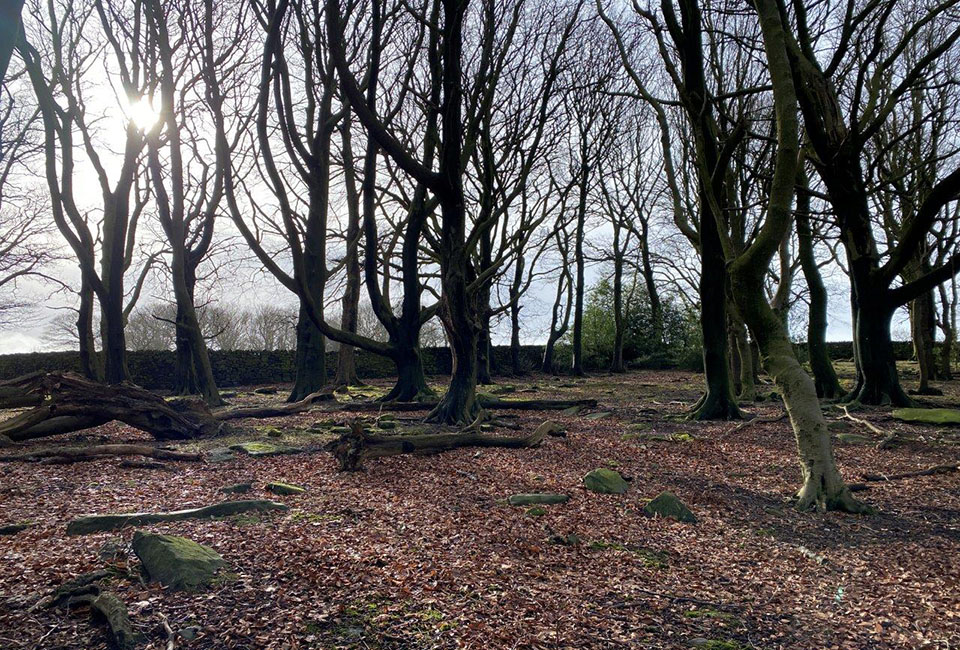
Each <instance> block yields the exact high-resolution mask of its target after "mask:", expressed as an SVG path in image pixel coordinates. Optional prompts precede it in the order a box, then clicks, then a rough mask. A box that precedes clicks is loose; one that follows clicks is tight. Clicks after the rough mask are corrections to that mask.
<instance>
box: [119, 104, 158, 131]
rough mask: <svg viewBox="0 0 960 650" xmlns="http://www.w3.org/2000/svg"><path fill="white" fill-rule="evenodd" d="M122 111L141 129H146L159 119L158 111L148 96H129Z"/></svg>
mask: <svg viewBox="0 0 960 650" xmlns="http://www.w3.org/2000/svg"><path fill="white" fill-rule="evenodd" d="M124 113H125V114H126V116H127V117H128V118H129V119H130V120H131V121H132V122H133V123H134V124H135V125H136V126H137V127H139V128H140V129H141V130H143V131H147V130H149V129H151V128H153V126H154V125H155V124H156V123H157V122H158V121H159V120H160V111H159V110H157V109H156V108H154V107H153V102H152V101H151V100H150V98H149V97H139V98H130V99H129V100H128V101H127V105H126V107H125V110H124Z"/></svg>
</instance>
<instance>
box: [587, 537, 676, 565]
mask: <svg viewBox="0 0 960 650" xmlns="http://www.w3.org/2000/svg"><path fill="white" fill-rule="evenodd" d="M587 548H588V549H590V550H591V551H622V552H625V553H631V554H633V555H635V556H637V557H638V558H640V560H641V561H642V564H643V566H645V567H647V568H648V569H666V568H667V554H666V553H662V552H661V551H655V550H653V549H649V548H644V547H643V546H633V545H624V544H619V543H617V542H607V541H604V540H594V541H592V542H590V544H589V545H588V546H587Z"/></svg>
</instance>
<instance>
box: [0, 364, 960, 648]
mask: <svg viewBox="0 0 960 650" xmlns="http://www.w3.org/2000/svg"><path fill="white" fill-rule="evenodd" d="M909 371H910V369H909V368H905V372H907V373H909ZM500 381H501V383H500V384H499V386H500V391H510V389H509V388H503V386H504V384H509V385H511V386H513V387H514V389H515V392H509V394H504V395H503V397H504V398H505V399H513V398H528V397H529V398H534V397H542V398H560V397H563V398H571V399H572V398H578V397H595V398H597V399H598V400H599V402H600V406H599V407H598V408H596V409H590V410H587V411H585V412H581V413H579V414H572V413H561V412H551V413H545V412H516V413H515V415H516V419H515V421H516V422H517V423H518V424H519V425H521V428H522V431H524V432H525V431H529V430H532V429H533V428H534V427H536V426H537V425H538V424H540V423H541V422H542V421H544V420H546V419H553V420H556V421H557V422H559V423H561V424H562V425H563V426H564V427H565V428H566V431H567V437H566V438H553V437H551V438H548V439H547V440H546V441H545V442H544V443H543V444H542V445H541V446H540V447H537V448H533V449H482V450H477V449H459V450H456V451H451V452H447V453H443V454H439V455H433V456H411V455H408V456H395V457H389V458H380V459H375V460H370V461H367V463H366V470H365V471H362V472H357V473H338V472H337V471H336V464H335V462H334V460H333V458H332V457H331V456H330V455H329V454H327V453H325V452H322V451H315V452H312V453H302V454H297V455H287V456H276V457H269V458H253V457H249V456H238V457H237V458H236V459H235V460H232V461H229V462H224V463H216V464H214V463H197V462H169V463H167V467H166V468H165V469H153V470H150V469H147V470H145V469H129V468H124V467H121V466H120V465H119V461H118V460H116V459H107V460H98V461H94V462H85V463H77V464H73V465H43V464H27V463H22V462H14V463H3V464H0V505H2V510H0V525H3V524H8V523H14V522H21V521H30V522H33V523H34V525H33V526H32V527H30V528H28V529H26V530H24V531H23V532H20V533H19V534H16V535H13V536H9V537H7V536H4V537H0V560H2V562H0V648H5V649H6V648H10V649H12V648H44V649H54V648H71V649H80V648H90V649H97V648H103V647H106V640H105V635H104V632H103V628H102V627H101V626H100V625H98V624H97V623H96V622H94V621H92V620H91V619H90V617H89V613H88V612H87V611H85V610H75V611H71V612H66V611H64V610H58V609H46V608H43V607H37V606H36V605H37V603H38V601H40V600H41V598H42V597H44V596H46V595H48V594H49V593H50V592H51V591H52V590H53V589H54V588H55V587H57V586H58V585H60V584H61V583H63V582H64V581H66V580H68V579H70V578H72V577H75V576H77V575H79V574H82V573H85V572H89V571H93V570H96V569H100V568H103V567H104V565H105V564H109V565H110V566H111V567H112V568H113V571H114V577H113V578H112V579H111V584H110V590H111V591H113V592H114V593H116V594H117V595H119V596H120V597H121V598H122V599H123V600H124V602H126V604H127V606H128V608H129V611H130V617H131V619H132V621H133V624H134V626H135V627H136V628H137V629H138V630H139V631H141V632H142V633H143V634H144V635H146V637H147V639H149V645H148V646H147V647H151V648H158V649H161V650H163V649H165V648H169V647H176V648H189V649H191V650H193V649H207V648H251V649H253V648H256V649H259V648H290V649H294V648H382V649H387V648H396V649H401V648H402V649H411V650H412V649H421V648H423V649H426V648H478V649H479V648H696V647H700V648H707V649H708V650H735V649H747V648H757V649H761V648H762V649H774V648H783V649H787V648H789V649H795V648H839V649H848V648H850V649H853V648H939V649H947V648H957V647H960V590H958V584H960V473H952V474H942V475H935V476H924V477H917V478H911V479H906V480H898V481H890V482H886V483H870V489H869V490H867V491H863V492H858V493H857V496H858V497H860V498H862V499H863V500H865V501H867V502H868V503H870V504H871V505H873V506H874V507H876V508H877V509H878V514H875V515H869V516H853V515H847V514H840V513H825V514H819V513H798V512H795V511H794V510H792V509H791V507H790V503H789V500H790V497H791V495H792V494H793V493H794V492H795V491H796V490H797V489H798V487H799V485H800V470H799V467H798V464H797V459H796V449H795V444H794V442H793V438H792V435H791V432H790V427H789V424H788V422H787V420H786V419H780V420H777V421H772V422H771V421H769V420H771V419H773V418H776V417H777V416H778V415H780V414H781V413H782V404H781V403H780V402H779V401H777V400H776V399H773V400H771V399H769V398H768V399H767V400H766V401H763V402H759V403H756V404H750V405H747V407H746V410H747V411H748V412H749V413H750V414H752V415H756V416H759V417H760V418H762V419H763V420H761V421H758V422H756V423H754V424H751V425H749V426H745V427H743V428H740V429H736V430H734V427H735V426H736V425H735V424H733V423H728V422H710V423H698V422H687V421H683V420H682V419H679V417H678V416H679V415H681V414H682V412H683V411H684V409H686V408H687V407H689V406H690V404H691V403H692V402H693V401H694V400H695V399H696V398H697V396H698V392H699V387H700V381H701V379H700V378H699V376H698V375H695V374H691V373H686V372H679V371H656V372H654V371H637V372H631V373H629V374H626V375H620V376H612V375H606V374H596V375H593V376H591V377H590V378H588V379H586V380H575V379H571V378H569V377H559V378H555V377H547V376H542V375H534V376H530V377H527V378H523V379H502V380H500ZM913 382H914V380H912V379H911V378H910V377H909V374H908V376H907V377H906V379H905V383H907V384H912V383H913ZM441 384H442V381H441V379H439V378H438V385H441ZM936 385H937V386H939V387H941V388H943V389H944V391H945V393H946V396H945V397H942V398H924V403H925V404H927V405H942V406H957V405H958V404H960V382H955V383H943V384H940V383H938V384H936ZM385 387H386V382H377V383H376V384H375V385H374V386H371V387H369V388H366V389H361V390H359V391H354V392H353V393H354V394H353V397H354V398H362V396H363V395H366V396H372V395H376V394H378V393H379V392H380V391H382V390H383V389H384V388H385ZM761 388H762V389H763V390H764V391H765V392H766V393H767V394H768V395H769V393H770V390H771V387H770V386H768V385H767V386H763V387H761ZM496 389H497V387H496V386H494V387H487V388H486V389H485V390H492V391H493V392H496ZM248 390H249V389H246V390H244V391H241V392H239V393H238V394H237V396H236V397H235V398H233V399H232V400H231V401H233V402H234V403H235V404H242V403H250V404H254V403H257V404H261V403H268V402H270V401H279V400H281V399H282V397H283V394H282V393H279V394H275V395H261V394H252V393H250V392H248ZM329 408H330V407H329V406H324V407H323V409H329ZM384 411H385V412H388V411H389V409H384ZM501 413H502V412H501ZM827 414H828V417H829V418H830V419H831V421H836V422H837V424H834V425H832V428H834V429H835V430H836V435H838V436H840V438H842V439H841V440H838V441H837V446H836V456H837V458H838V462H839V465H840V467H841V470H842V472H843V474H844V476H845V478H846V479H847V480H848V481H849V482H851V483H855V482H861V481H862V475H863V474H865V473H874V474H891V473H897V472H905V471H912V470H917V469H922V468H926V467H929V466H933V465H938V464H943V463H956V462H957V461H958V455H960V454H958V450H960V447H958V444H960V434H958V431H960V429H944V428H938V427H918V426H910V425H905V424H902V423H899V422H897V421H895V420H893V419H892V418H891V417H890V411H889V409H867V408H863V409H860V410H857V411H856V412H855V413H853V415H855V416H856V417H858V418H863V419H866V420H868V421H870V422H872V423H874V424H875V425H876V426H878V427H880V428H881V429H883V430H884V431H892V430H896V431H898V432H899V433H900V435H901V438H902V439H901V441H900V443H899V444H898V445H897V446H895V447H894V448H892V449H884V450H879V449H877V448H876V446H875V443H876V442H878V441H879V440H880V439H881V438H882V436H881V435H878V434H876V433H874V432H871V431H869V430H865V428H864V427H863V426H862V425H859V424H855V423H853V422H851V421H849V420H844V419H843V417H842V416H843V413H842V412H841V411H839V410H838V409H835V408H830V409H828V410H827ZM417 416H418V414H416V413H398V414H397V417H398V422H399V423H400V425H401V426H400V429H403V428H404V426H406V425H409V426H414V425H415V422H414V421H413V420H407V419H405V418H415V417H417ZM351 417H353V416H352V415H351V414H345V413H340V414H339V415H337V414H335V413H333V414H332V413H328V412H313V413H308V414H303V415H299V416H293V417H286V418H276V419H271V420H258V421H248V422H240V424H241V425H246V426H247V429H248V433H247V434H246V435H245V436H241V437H245V438H247V439H256V440H264V441H267V440H269V441H271V442H276V441H277V440H279V441H280V442H282V443H284V444H290V445H307V444H309V445H313V446H317V445H319V444H320V443H322V442H323V441H324V440H325V439H327V438H329V436H325V435H324V434H317V433H310V432H309V431H307V429H309V428H311V425H312V424H314V423H316V422H317V421H318V420H323V419H328V418H335V419H337V420H338V421H339V422H341V423H342V422H346V421H347V420H348V419H350V418H351ZM265 427H276V428H278V429H280V430H281V431H282V437H280V438H276V439H275V438H268V437H267V435H268V430H267V429H266V428H265ZM505 432H506V433H511V432H510V431H509V430H506V431H505ZM273 433H274V435H276V434H277V432H276V431H274V432H273ZM650 434H661V435H653V436H651V435H650ZM843 434H847V435H843ZM849 434H856V435H853V436H851V435H849ZM106 441H110V442H121V441H137V442H151V439H150V438H149V437H148V436H146V435H143V434H140V433H138V432H136V431H134V430H131V429H129V428H127V427H124V426H119V425H116V424H110V425H106V426H103V427H100V428H99V429H95V430H91V431H87V432H84V433H81V434H73V435H67V436H61V437H60V438H59V439H52V440H46V441H39V442H35V443H32V444H30V445H29V446H28V448H29V449H41V448H44V447H47V446H52V445H55V444H56V445H63V444H68V443H81V442H82V443H91V442H106ZM227 442H228V443H232V442H234V440H230V441H227ZM224 444H226V443H225V442H224V441H223V440H210V441H202V442H199V443H196V442H195V443H188V444H184V445H180V447H181V448H188V449H189V448H197V447H201V448H207V449H208V448H210V447H218V446H223V445H224ZM598 467H611V468H614V469H616V470H618V471H620V472H621V473H623V474H624V475H627V476H630V477H632V481H631V485H630V489H629V490H628V491H627V493H626V494H624V495H621V496H617V495H602V494H595V493H592V492H588V491H586V490H585V489H584V488H583V482H582V478H583V476H584V474H586V473H587V472H588V471H590V470H592V469H594V468H598ZM242 481H252V482H253V484H254V489H253V491H252V492H251V493H250V495H248V496H247V497H242V498H254V497H255V498H273V499H276V500H279V501H282V502H283V503H285V504H286V505H288V506H289V507H290V510H289V511H287V512H279V513H268V514H263V515H257V516H249V515H245V516H236V517H232V518H226V519H221V520H203V521H185V522H179V523H168V524H158V525H154V526H148V527H146V528H148V529H150V530H152V531H155V532H163V533H170V534H175V535H183V536H186V537H189V538H191V539H193V540H195V541H198V542H200V543H203V544H207V545H209V546H211V547H213V548H214V549H215V550H216V551H217V552H218V553H220V554H221V555H222V556H223V558H224V559H225V560H226V562H227V564H228V566H229V568H228V570H227V572H225V573H224V574H223V575H221V576H220V577H219V578H218V580H217V581H216V583H215V584H214V585H213V586H212V587H211V588H209V589H206V590H202V591H199V592H196V593H191V592H182V591H181V592H172V591H168V590H165V589H163V588H161V587H160V586H159V585H156V584H145V583H144V581H143V580H142V579H141V578H140V577H139V563H138V561H137V559H136V557H135V556H134V555H133V553H132V552H130V551H129V550H128V549H129V542H130V539H131V537H132V535H133V532H134V531H133V529H131V528H125V529H123V530H121V531H118V532H114V533H99V534H93V535H86V536H77V537H68V536H66V534H65V526H66V523H67V522H68V521H70V520H71V519H72V518H74V517H77V516H79V515H81V514H87V513H108V512H136V511H157V510H177V509H181V508H188V507H196V506H202V505H208V504H212V503H217V502H220V501H222V500H224V499H225V498H229V497H227V496H226V495H224V494H222V493H221V492H220V488H221V487H223V486H226V485H230V484H235V483H239V482H242ZM271 481H285V482H289V483H294V484H296V485H300V486H303V487H305V488H306V489H307V491H306V492H305V493H303V494H300V495H292V496H280V497H277V496H274V495H272V494H270V493H268V492H267V491H266V490H265V484H266V483H268V482H271ZM663 490H669V491H671V492H673V493H675V494H676V495H677V496H678V497H679V498H680V499H682V500H683V501H684V502H685V503H686V504H687V505H688V506H689V507H690V508H691V510H692V511H693V512H694V513H695V515H696V517H697V518H698V520H699V521H698V522H697V523H695V524H684V523H679V522H676V521H673V520H667V519H660V518H648V517H645V516H643V513H642V509H643V506H644V505H645V504H646V502H647V501H648V500H649V499H651V498H653V497H655V496H656V495H657V494H659V493H660V492H661V491H663ZM522 492H560V493H564V494H568V495H570V496H571V499H570V501H569V502H568V503H566V504H562V505H548V506H543V508H542V510H544V511H545V513H544V514H540V515H539V516H537V511H536V510H534V511H532V512H531V511H528V508H525V507H514V506H510V505H507V502H506V499H507V497H508V496H510V495H511V494H515V493H522ZM571 534H572V535H576V536H577V538H579V543H575V544H572V545H564V544H558V543H555V542H556V536H560V537H563V536H567V535H571ZM551 539H553V541H551ZM108 543H114V544H115V546H113V547H112V548H113V549H114V551H113V552H109V553H106V554H104V553H103V551H104V545H105V544H108ZM106 548H107V549H110V548H111V547H110V546H109V545H108V546H107V547H106ZM108 556H112V558H111V557H108ZM105 558H106V559H105ZM164 621H167V622H168V623H169V626H170V627H171V629H173V630H180V629H183V628H190V627H192V628H193V630H192V631H193V632H194V633H197V634H196V638H195V639H194V640H192V641H189V642H188V641H186V640H184V639H181V638H177V639H175V640H173V641H174V645H173V646H169V645H168V635H167V633H166V632H165V628H164V626H163V622H164Z"/></svg>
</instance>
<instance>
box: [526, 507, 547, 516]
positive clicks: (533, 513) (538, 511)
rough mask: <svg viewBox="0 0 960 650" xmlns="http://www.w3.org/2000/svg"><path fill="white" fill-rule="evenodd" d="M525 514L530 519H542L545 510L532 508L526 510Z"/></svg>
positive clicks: (545, 512)
mask: <svg viewBox="0 0 960 650" xmlns="http://www.w3.org/2000/svg"><path fill="white" fill-rule="evenodd" d="M526 514H527V515H529V516H530V517H542V516H543V515H545V514H547V510H546V508H541V507H540V506H534V507H532V508H528V509H527V512H526Z"/></svg>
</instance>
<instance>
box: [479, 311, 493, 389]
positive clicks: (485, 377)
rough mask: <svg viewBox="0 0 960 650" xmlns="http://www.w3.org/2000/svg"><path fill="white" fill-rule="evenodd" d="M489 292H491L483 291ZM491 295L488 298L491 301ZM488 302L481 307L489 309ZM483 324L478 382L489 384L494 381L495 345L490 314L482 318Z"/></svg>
mask: <svg viewBox="0 0 960 650" xmlns="http://www.w3.org/2000/svg"><path fill="white" fill-rule="evenodd" d="M482 293H486V294H489V292H482ZM489 299H490V297H489V295H486V300H487V301H489ZM487 305H488V303H487V302H484V303H481V309H484V310H487V311H489V309H488V307H487ZM482 320H483V325H482V326H481V328H480V339H479V345H478V347H477V383H479V384H482V385H484V386H489V385H490V384H492V383H493V346H492V345H491V344H490V316H489V315H487V316H484V317H483V318H482Z"/></svg>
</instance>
